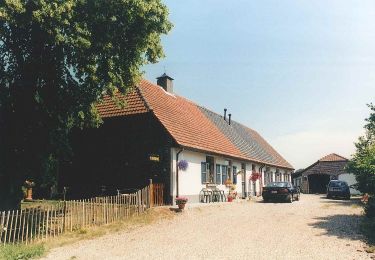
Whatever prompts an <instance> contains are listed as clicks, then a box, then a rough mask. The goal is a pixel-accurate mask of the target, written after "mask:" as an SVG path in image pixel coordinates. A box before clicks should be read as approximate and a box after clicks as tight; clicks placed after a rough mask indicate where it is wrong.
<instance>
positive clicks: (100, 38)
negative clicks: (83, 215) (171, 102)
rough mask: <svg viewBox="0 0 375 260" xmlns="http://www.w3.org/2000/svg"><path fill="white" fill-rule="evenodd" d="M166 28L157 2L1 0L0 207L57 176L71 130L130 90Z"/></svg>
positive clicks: (155, 55) (159, 52)
mask: <svg viewBox="0 0 375 260" xmlns="http://www.w3.org/2000/svg"><path fill="white" fill-rule="evenodd" d="M171 27H172V25H171V23H170V22H169V21H168V10H167V8H166V6H165V5H163V4H162V3H161V0H95V1H90V0H59V1H44V0H3V1H1V2H0V185H1V187H0V210H1V209H8V208H14V207H15V206H16V205H17V204H19V201H20V196H22V195H21V185H22V183H23V182H24V181H25V180H26V179H38V180H43V179H46V177H45V176H55V175H56V174H57V171H58V164H59V162H60V161H61V160H66V158H68V156H69V153H70V146H69V141H68V135H69V132H70V131H71V129H72V128H73V127H81V128H82V127H92V126H98V125H99V124H100V123H101V120H100V117H99V115H98V113H97V111H96V109H95V105H94V104H95V103H96V102H99V101H100V100H101V99H102V97H103V96H104V95H107V94H108V95H112V96H113V97H115V96H114V93H115V92H117V91H120V92H121V93H126V91H129V89H131V87H132V86H134V85H135V84H136V83H137V82H138V80H139V79H140V78H141V75H142V72H141V71H140V68H141V67H142V66H143V65H144V64H147V63H155V62H157V60H158V59H159V58H160V57H162V56H163V49H162V46H161V38H160V37H161V35H162V34H167V33H168V32H169V31H170V29H171ZM54 178H55V177H51V178H47V179H48V180H54ZM36 182H38V181H36Z"/></svg>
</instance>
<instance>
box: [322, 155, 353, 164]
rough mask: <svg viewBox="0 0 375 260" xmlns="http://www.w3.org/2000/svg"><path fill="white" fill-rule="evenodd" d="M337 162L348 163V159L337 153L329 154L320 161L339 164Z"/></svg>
mask: <svg viewBox="0 0 375 260" xmlns="http://www.w3.org/2000/svg"><path fill="white" fill-rule="evenodd" d="M337 161H348V159H346V158H345V157H342V156H341V155H338V154H335V153H331V154H328V155H326V156H324V157H323V158H321V159H319V162H337Z"/></svg>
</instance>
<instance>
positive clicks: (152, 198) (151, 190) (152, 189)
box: [150, 179, 154, 208]
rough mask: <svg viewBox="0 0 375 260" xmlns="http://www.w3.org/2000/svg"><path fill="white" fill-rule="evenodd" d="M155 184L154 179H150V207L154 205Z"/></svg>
mask: <svg viewBox="0 0 375 260" xmlns="http://www.w3.org/2000/svg"><path fill="white" fill-rule="evenodd" d="M153 186H154V185H153V184H152V179H150V208H152V207H153V206H154V187H153Z"/></svg>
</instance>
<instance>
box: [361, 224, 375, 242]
mask: <svg viewBox="0 0 375 260" xmlns="http://www.w3.org/2000/svg"><path fill="white" fill-rule="evenodd" d="M361 231H362V233H363V234H364V235H365V236H366V238H367V241H368V242H369V243H370V244H375V218H364V220H363V221H362V223H361Z"/></svg>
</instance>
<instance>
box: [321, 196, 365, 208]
mask: <svg viewBox="0 0 375 260" xmlns="http://www.w3.org/2000/svg"><path fill="white" fill-rule="evenodd" d="M320 198H321V199H322V202H324V203H331V204H337V205H343V206H345V205H347V206H362V202H361V198H360V197H354V198H351V199H350V200H343V199H327V198H326V197H325V196H322V197H320Z"/></svg>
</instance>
